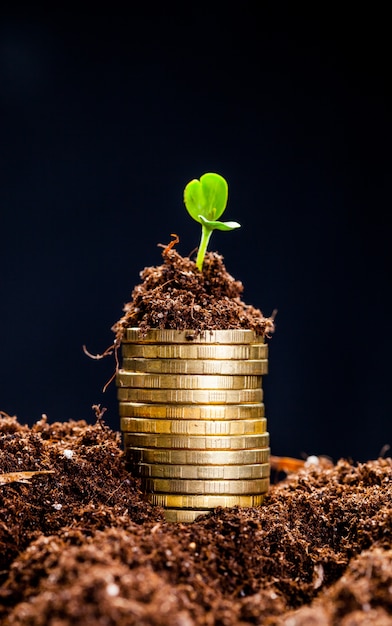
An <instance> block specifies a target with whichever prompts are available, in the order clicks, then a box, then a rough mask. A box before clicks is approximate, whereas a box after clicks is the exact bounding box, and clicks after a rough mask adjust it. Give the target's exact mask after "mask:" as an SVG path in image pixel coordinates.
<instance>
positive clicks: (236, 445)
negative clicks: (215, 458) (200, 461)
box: [124, 433, 269, 450]
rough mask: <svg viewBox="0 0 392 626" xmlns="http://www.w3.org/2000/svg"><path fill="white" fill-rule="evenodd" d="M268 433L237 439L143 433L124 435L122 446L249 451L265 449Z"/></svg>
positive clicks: (228, 436) (243, 436)
mask: <svg viewBox="0 0 392 626" xmlns="http://www.w3.org/2000/svg"><path fill="white" fill-rule="evenodd" d="M268 443H269V433H263V434H262V435H242V436H238V437H231V436H230V435H226V436H225V437H219V436H216V437H214V436H209V437H201V436H198V435H194V436H186V435H156V434H152V433H149V434H144V433H124V445H125V446H126V447H127V448H128V447H135V448H168V449H172V450H176V449H177V450H251V449H254V448H266V447H267V446H268Z"/></svg>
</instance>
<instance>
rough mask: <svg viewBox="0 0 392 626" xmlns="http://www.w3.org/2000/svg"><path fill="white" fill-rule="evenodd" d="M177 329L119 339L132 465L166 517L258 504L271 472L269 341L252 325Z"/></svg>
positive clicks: (185, 518) (189, 517) (124, 425)
mask: <svg viewBox="0 0 392 626" xmlns="http://www.w3.org/2000/svg"><path fill="white" fill-rule="evenodd" d="M176 333H177V331H158V330H155V331H149V333H147V337H146V336H145V337H144V338H141V336H140V333H139V331H138V330H137V329H129V330H128V331H127V334H126V335H125V338H124V341H123V368H124V369H121V370H120V371H119V373H118V375H117V385H118V399H119V404H120V417H121V430H122V432H123V434H124V445H125V451H126V455H127V459H128V461H129V462H130V465H131V468H132V471H133V473H134V474H136V475H137V476H138V477H140V478H141V485H142V489H143V491H144V492H145V493H146V497H147V499H148V500H149V501H150V502H151V503H152V504H155V505H158V506H162V507H163V508H164V510H165V517H166V520H167V521H170V522H192V521H194V520H195V519H196V517H198V516H199V515H201V514H205V513H208V512H210V511H211V510H212V509H214V508H216V507H220V506H221V507H233V506H241V507H252V506H259V505H260V504H262V502H263V500H264V497H265V494H266V493H267V491H268V488H269V470H270V466H269V435H268V432H267V430H266V428H267V423H266V419H265V416H264V404H263V402H262V400H263V392H262V388H261V378H262V374H265V373H266V372H267V347H266V345H265V344H264V343H263V342H262V340H261V339H260V338H257V337H256V336H255V333H253V331H243V330H239V331H235V330H233V331H212V332H210V331H206V337H205V341H203V338H202V337H200V336H196V335H194V334H193V335H191V336H189V334H187V332H185V331H178V333H177V334H176ZM193 341H194V342H193ZM127 368H129V369H127Z"/></svg>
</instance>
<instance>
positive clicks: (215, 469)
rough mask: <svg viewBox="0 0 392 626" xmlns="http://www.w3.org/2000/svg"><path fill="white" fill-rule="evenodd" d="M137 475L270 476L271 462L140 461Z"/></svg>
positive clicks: (249, 477) (195, 478)
mask: <svg viewBox="0 0 392 626" xmlns="http://www.w3.org/2000/svg"><path fill="white" fill-rule="evenodd" d="M134 473H135V474H136V475H137V476H143V477H148V478H182V479H187V480H244V479H248V480H249V479H257V478H268V477H269V475H270V464H269V463H257V464H253V465H161V464H158V463H156V464H154V463H139V464H138V465H136V466H135V467H134Z"/></svg>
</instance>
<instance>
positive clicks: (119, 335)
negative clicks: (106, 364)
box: [83, 329, 124, 393]
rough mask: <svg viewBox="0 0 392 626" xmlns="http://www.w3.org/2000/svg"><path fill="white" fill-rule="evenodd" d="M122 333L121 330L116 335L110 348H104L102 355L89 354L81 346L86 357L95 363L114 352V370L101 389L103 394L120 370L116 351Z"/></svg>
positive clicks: (84, 347)
mask: <svg viewBox="0 0 392 626" xmlns="http://www.w3.org/2000/svg"><path fill="white" fill-rule="evenodd" d="M123 333H124V330H123V329H121V330H120V331H119V333H118V336H117V337H116V339H115V340H114V343H112V345H111V346H109V347H108V348H106V350H105V351H104V352H102V354H91V352H89V351H88V350H87V348H86V346H85V345H83V352H84V353H85V354H86V355H87V356H88V357H90V359H95V360H96V361H99V360H100V359H103V358H104V357H105V356H111V355H112V354H113V352H114V358H115V361H116V368H115V370H114V372H113V374H112V376H111V377H110V378H109V380H108V381H107V382H106V383H105V385H104V386H103V389H102V392H103V393H105V391H106V389H107V388H108V387H109V385H110V383H111V382H112V381H113V380H114V379H115V378H116V375H117V373H118V370H119V369H120V362H119V359H118V350H119V348H120V345H121V340H122V335H123Z"/></svg>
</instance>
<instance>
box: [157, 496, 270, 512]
mask: <svg viewBox="0 0 392 626" xmlns="http://www.w3.org/2000/svg"><path fill="white" fill-rule="evenodd" d="M147 499H148V500H149V502H151V503H152V504H156V505H158V506H163V507H166V506H167V507H169V508H173V509H206V508H207V509H208V508H209V509H214V508H216V507H217V506H223V507H233V506H245V507H251V506H260V504H262V502H263V500H264V495H263V494H257V495H233V496H226V495H207V496H195V495H183V494H181V495H177V494H174V493H149V494H148V495H147Z"/></svg>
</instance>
